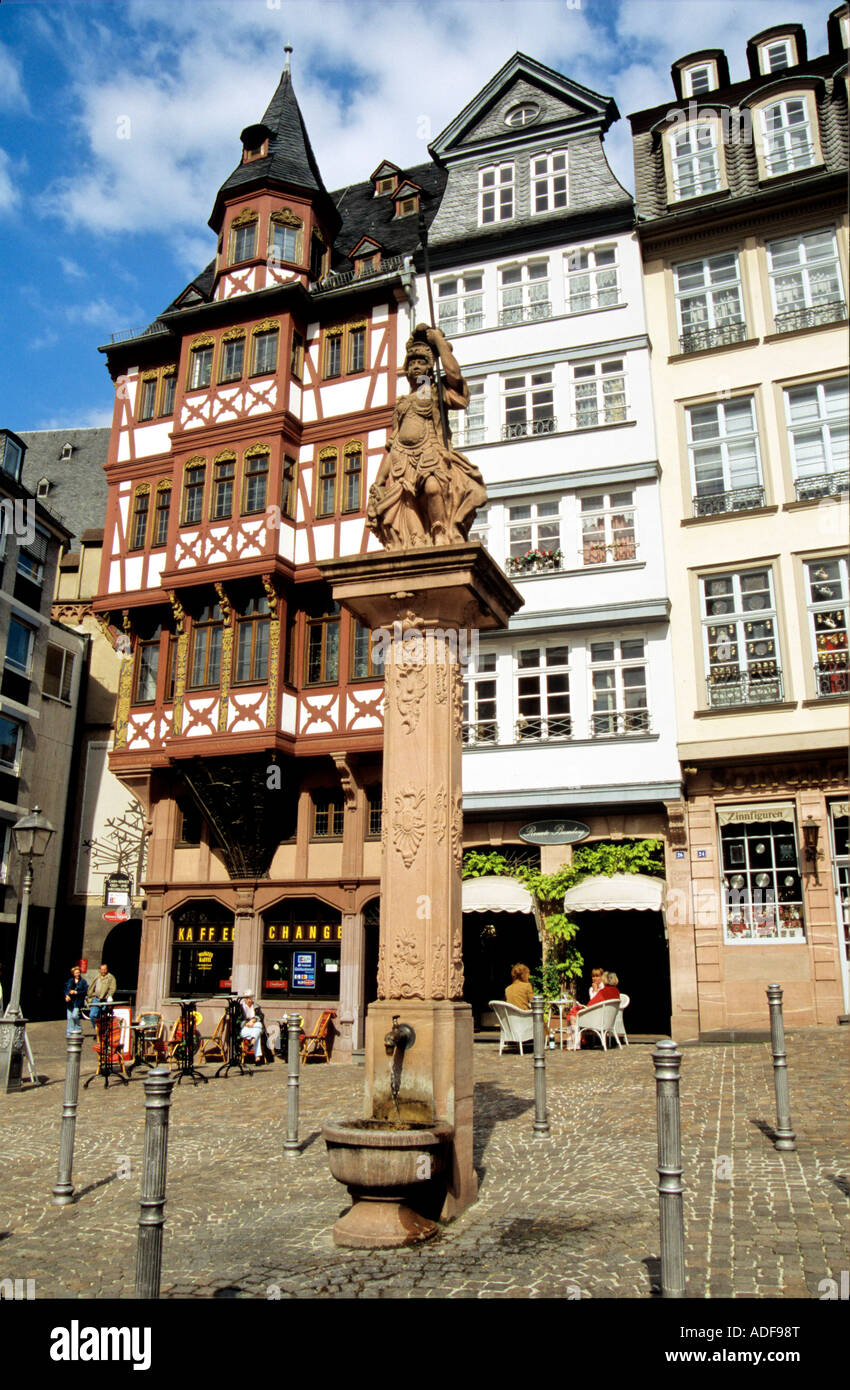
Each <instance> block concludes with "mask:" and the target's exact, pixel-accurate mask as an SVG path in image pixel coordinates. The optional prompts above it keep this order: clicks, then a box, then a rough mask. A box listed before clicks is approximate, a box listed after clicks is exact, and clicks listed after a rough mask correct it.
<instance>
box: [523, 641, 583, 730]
mask: <svg viewBox="0 0 850 1390" xmlns="http://www.w3.org/2000/svg"><path fill="white" fill-rule="evenodd" d="M569 659H570V653H569V648H568V647H566V646H557V647H521V648H520V650H519V651H518V652H517V654H516V666H517V672H516V684H517V715H518V718H517V724H516V737H517V742H521V741H522V740H524V739H544V738H545V739H549V738H569V736H570V733H571V732H572V721H571V720H570V675H569Z"/></svg>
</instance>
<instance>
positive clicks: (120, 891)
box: [103, 874, 133, 907]
mask: <svg viewBox="0 0 850 1390" xmlns="http://www.w3.org/2000/svg"><path fill="white" fill-rule="evenodd" d="M132 895H133V880H132V879H131V877H130V875H129V874H107V876H106V878H105V879H104V883H103V905H104V907H129V906H130V900H131V898H132Z"/></svg>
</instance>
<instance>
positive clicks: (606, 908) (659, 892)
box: [564, 874, 666, 915]
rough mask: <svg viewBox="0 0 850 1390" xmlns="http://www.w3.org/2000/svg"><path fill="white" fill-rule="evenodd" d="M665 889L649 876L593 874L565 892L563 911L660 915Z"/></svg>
mask: <svg viewBox="0 0 850 1390" xmlns="http://www.w3.org/2000/svg"><path fill="white" fill-rule="evenodd" d="M665 886H666V885H665V883H664V880H663V878H652V877H650V875H649V874H611V875H610V876H608V875H605V874H596V875H594V877H592V878H583V879H582V881H581V883H577V884H576V886H575V888H570V889H569V890H568V892H567V893H566V894H565V895H564V911H565V912H566V913H567V915H569V914H570V913H571V912H660V911H661V908H662V905H663V902H664V889H665Z"/></svg>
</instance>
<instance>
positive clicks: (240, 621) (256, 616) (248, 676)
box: [234, 595, 271, 681]
mask: <svg viewBox="0 0 850 1390" xmlns="http://www.w3.org/2000/svg"><path fill="white" fill-rule="evenodd" d="M270 621H271V619H270V613H269V601H268V599H267V598H266V596H265V595H263V596H262V598H259V597H256V596H254V597H252V598H249V599H247V600H246V602H245V603H244V605H243V607H242V609H241V610H240V612H239V615H238V617H237V619H236V667H235V670H234V680H236V681H265V680H266V678H267V676H268V669H269V623H270Z"/></svg>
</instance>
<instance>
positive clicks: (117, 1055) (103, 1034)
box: [94, 1018, 128, 1081]
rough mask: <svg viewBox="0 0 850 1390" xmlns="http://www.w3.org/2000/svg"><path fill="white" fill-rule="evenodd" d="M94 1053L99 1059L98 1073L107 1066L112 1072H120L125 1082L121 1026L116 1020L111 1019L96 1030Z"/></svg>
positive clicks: (125, 1071) (125, 1072)
mask: <svg viewBox="0 0 850 1390" xmlns="http://www.w3.org/2000/svg"><path fill="white" fill-rule="evenodd" d="M94 1051H95V1052H96V1053H97V1054H98V1056H99V1057H100V1064H99V1066H98V1071H99V1072H103V1070H104V1069H105V1068H106V1067H107V1066H109V1067H111V1068H112V1070H113V1071H118V1072H120V1073H121V1075H122V1076H123V1078H124V1080H125V1081H126V1080H127V1079H128V1078H127V1067H126V1065H125V1063H124V1054H123V1052H122V1051H121V1024H120V1023H119V1021H118V1019H117V1018H113V1019H111V1020H110V1022H109V1024H108V1025H106V1026H103V1027H101V1028H100V1029H99V1030H98V1035H97V1041H96V1043H95V1045H94Z"/></svg>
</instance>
